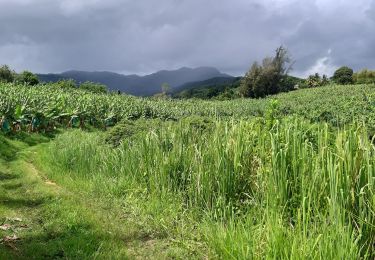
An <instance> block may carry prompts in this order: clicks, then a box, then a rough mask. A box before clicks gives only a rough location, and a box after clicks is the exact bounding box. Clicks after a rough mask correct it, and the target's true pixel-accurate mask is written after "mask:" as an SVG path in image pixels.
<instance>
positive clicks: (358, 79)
mask: <svg viewBox="0 0 375 260" xmlns="http://www.w3.org/2000/svg"><path fill="white" fill-rule="evenodd" d="M353 80H354V83H356V84H373V83H375V71H374V70H368V69H363V70H361V71H359V72H357V73H354V74H353Z"/></svg>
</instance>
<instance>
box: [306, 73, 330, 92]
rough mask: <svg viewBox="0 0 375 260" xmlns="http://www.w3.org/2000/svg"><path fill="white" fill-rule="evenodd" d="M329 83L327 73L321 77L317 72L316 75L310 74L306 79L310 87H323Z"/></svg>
mask: <svg viewBox="0 0 375 260" xmlns="http://www.w3.org/2000/svg"><path fill="white" fill-rule="evenodd" d="M328 83H329V80H328V78H327V76H326V75H323V77H320V75H319V73H315V74H314V75H310V76H309V77H308V78H307V79H306V84H307V86H308V87H309V88H316V87H321V86H324V85H327V84H328Z"/></svg>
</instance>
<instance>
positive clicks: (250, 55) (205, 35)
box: [0, 0, 375, 76]
mask: <svg viewBox="0 0 375 260" xmlns="http://www.w3.org/2000/svg"><path fill="white" fill-rule="evenodd" d="M280 45H283V46H285V47H286V48H287V49H288V51H289V53H290V54H291V57H292V59H293V61H294V62H295V63H294V66H293V71H292V73H291V74H294V75H297V76H307V75H309V74H313V73H316V72H318V73H320V74H327V75H329V76H330V75H332V74H333V72H334V70H335V69H337V68H338V67H340V66H343V65H347V66H350V67H352V68H353V69H354V70H359V69H362V68H369V69H375V0H356V1H353V0H303V1H302V0H59V1H56V0H55V1H54V0H0V64H8V65H9V66H10V67H12V68H13V69H15V70H16V71H18V72H19V71H22V70H30V71H33V72H37V73H47V72H53V73H55V72H63V71H66V70H71V69H77V70H86V71H113V72H119V73H124V74H133V73H135V74H141V75H144V74H148V73H152V72H155V71H158V70H162V69H168V70H172V69H177V68H180V67H199V66H213V67H216V68H218V69H219V70H221V71H222V72H225V73H229V74H231V75H235V76H239V75H243V74H244V73H245V72H246V71H247V70H248V69H249V68H250V66H251V64H252V63H253V62H254V61H261V60H262V59H263V58H264V57H265V56H272V55H273V54H274V51H275V49H276V48H277V47H278V46H280Z"/></svg>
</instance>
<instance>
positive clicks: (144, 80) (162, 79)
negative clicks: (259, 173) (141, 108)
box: [38, 67, 231, 96]
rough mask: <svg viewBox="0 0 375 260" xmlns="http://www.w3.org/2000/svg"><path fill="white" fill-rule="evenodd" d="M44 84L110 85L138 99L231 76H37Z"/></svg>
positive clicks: (205, 70)
mask: <svg viewBox="0 0 375 260" xmlns="http://www.w3.org/2000/svg"><path fill="white" fill-rule="evenodd" d="M38 77H39V79H40V81H42V82H56V81H58V80H60V79H73V80H75V81H77V82H84V81H93V82H98V83H102V84H105V85H107V86H108V88H109V89H110V90H120V91H122V92H124V93H128V94H131V95H136V96H151V95H154V94H156V93H160V92H161V85H162V84H163V83H168V84H169V85H170V86H171V91H174V89H175V88H177V89H181V86H182V85H183V84H185V83H188V82H197V81H203V80H207V79H211V78H219V77H224V78H231V76H229V75H227V74H224V73H221V72H220V71H219V70H217V69H216V68H211V67H199V68H194V69H192V68H185V67H184V68H181V69H178V70H161V71H158V72H156V73H153V74H150V75H146V76H138V75H123V74H118V73H113V72H107V71H103V72H87V71H75V70H72V71H67V72H63V73H61V74H38Z"/></svg>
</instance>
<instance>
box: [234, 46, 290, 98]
mask: <svg viewBox="0 0 375 260" xmlns="http://www.w3.org/2000/svg"><path fill="white" fill-rule="evenodd" d="M291 67H292V62H291V59H290V56H289V53H288V51H287V49H286V48H284V47H283V46H280V47H279V48H277V49H276V51H275V56H274V57H266V58H265V59H263V62H262V65H259V64H258V63H257V62H254V63H253V65H252V66H251V68H250V70H249V71H248V72H247V73H246V75H245V77H244V78H243V80H242V83H241V86H240V93H241V95H242V96H244V97H255V98H258V97H264V96H266V95H270V94H276V93H278V92H280V91H281V90H285V87H282V84H283V81H286V77H287V75H288V72H289V71H290V70H291Z"/></svg>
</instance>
